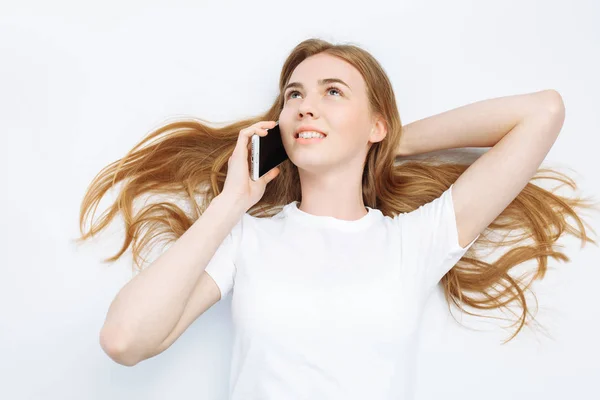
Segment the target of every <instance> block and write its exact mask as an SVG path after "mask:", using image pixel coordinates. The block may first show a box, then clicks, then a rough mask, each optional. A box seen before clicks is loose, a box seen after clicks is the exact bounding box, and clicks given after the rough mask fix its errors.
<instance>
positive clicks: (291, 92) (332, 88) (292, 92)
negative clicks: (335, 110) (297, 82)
mask: <svg viewBox="0 0 600 400" xmlns="http://www.w3.org/2000/svg"><path fill="white" fill-rule="evenodd" d="M331 90H335V91H336V92H338V93H339V94H340V96H341V95H342V91H341V90H340V89H338V88H337V87H335V86H329V87H328V88H327V92H330V91H331ZM294 93H300V92H298V91H297V90H292V91H290V92H288V94H287V96H286V97H285V98H286V99H289V98H290V97H291V96H292V95H293V94H294Z"/></svg>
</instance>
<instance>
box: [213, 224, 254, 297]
mask: <svg viewBox="0 0 600 400" xmlns="http://www.w3.org/2000/svg"><path fill="white" fill-rule="evenodd" d="M244 217H245V216H244ZM244 217H242V218H240V220H239V221H238V222H237V224H236V225H235V226H234V227H233V228H232V230H231V232H229V234H228V235H227V236H225V239H223V242H222V243H221V244H220V245H219V247H218V248H217V250H216V251H215V254H214V256H213V257H212V258H211V260H210V261H209V262H208V264H207V265H206V269H205V271H206V272H207V273H208V275H210V277H211V278H212V279H213V280H214V281H215V283H216V284H217V286H218V287H219V290H220V291H221V299H223V298H224V297H225V296H227V295H228V294H229V292H230V291H231V290H232V289H233V286H234V283H235V275H236V265H235V260H236V256H237V252H238V249H239V245H240V242H241V236H242V231H243V229H242V226H243V220H244Z"/></svg>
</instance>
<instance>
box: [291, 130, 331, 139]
mask: <svg viewBox="0 0 600 400" xmlns="http://www.w3.org/2000/svg"><path fill="white" fill-rule="evenodd" d="M298 137H299V138H303V139H312V138H324V137H325V135H323V134H322V133H319V132H311V131H306V132H300V133H299V134H298Z"/></svg>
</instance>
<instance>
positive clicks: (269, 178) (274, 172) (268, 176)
mask: <svg viewBox="0 0 600 400" xmlns="http://www.w3.org/2000/svg"><path fill="white" fill-rule="evenodd" d="M277 175H279V168H277V167H275V168H273V169H272V170H270V171H269V172H268V173H267V174H266V175H265V176H263V177H262V178H261V179H263V181H264V183H265V185H266V184H267V183H269V182H271V181H272V180H273V179H275V178H276V177H277Z"/></svg>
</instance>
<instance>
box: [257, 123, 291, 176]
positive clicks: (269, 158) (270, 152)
mask: <svg viewBox="0 0 600 400" xmlns="http://www.w3.org/2000/svg"><path fill="white" fill-rule="evenodd" d="M259 142H260V144H259V148H258V176H259V177H261V176H263V175H264V174H266V173H267V172H269V171H270V170H272V169H273V168H275V167H276V166H278V165H279V164H281V163H282V162H283V161H285V160H287V159H288V155H287V153H286V151H285V148H284V147H283V141H282V140H281V131H280V130H279V124H277V125H275V126H274V127H273V128H271V129H269V130H268V133H267V135H266V136H260V139H259Z"/></svg>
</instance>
